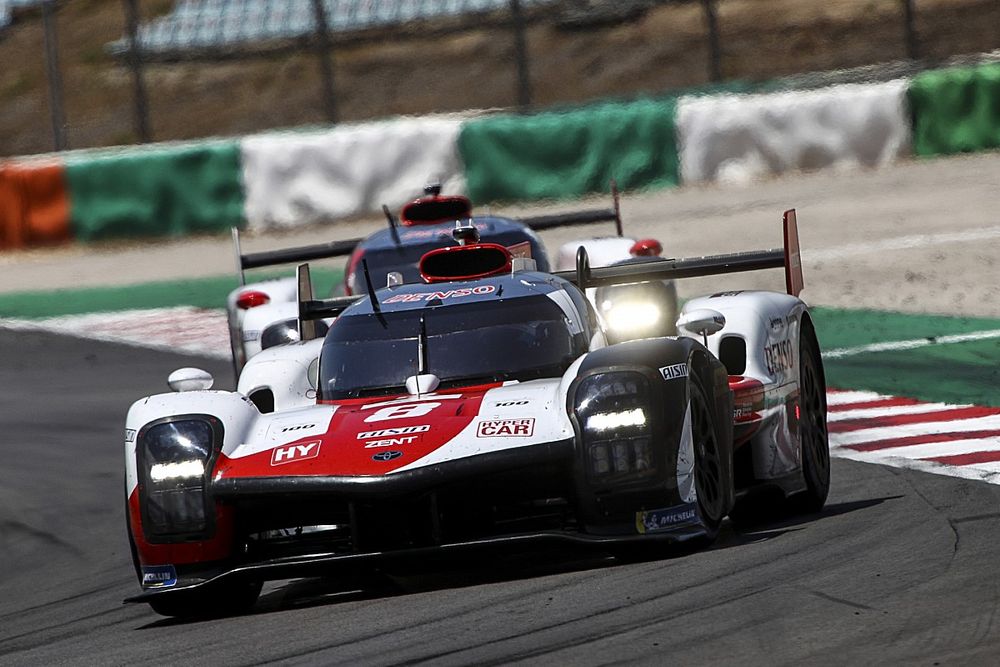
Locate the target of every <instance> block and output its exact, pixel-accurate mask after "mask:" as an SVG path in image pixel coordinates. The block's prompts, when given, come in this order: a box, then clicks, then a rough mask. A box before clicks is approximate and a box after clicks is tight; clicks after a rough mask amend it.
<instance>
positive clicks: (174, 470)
mask: <svg viewBox="0 0 1000 667" xmlns="http://www.w3.org/2000/svg"><path fill="white" fill-rule="evenodd" d="M214 442H215V433H214V429H213V428H212V424H210V423H209V422H208V421H205V420H203V419H184V420H178V421H172V422H165V423H161V424H156V425H154V426H152V427H150V428H149V429H148V430H147V431H146V432H145V433H144V434H143V436H142V441H141V455H142V461H141V465H142V471H143V473H144V474H143V477H144V482H145V484H144V489H143V493H142V496H141V498H142V501H143V525H144V528H145V530H146V532H147V533H148V534H150V535H153V536H157V537H170V536H173V537H178V536H183V535H190V534H194V533H203V532H205V530H206V529H207V528H208V518H207V517H208V513H207V511H206V508H207V503H208V499H207V496H206V493H205V490H206V482H205V479H206V471H207V468H208V462H209V461H210V459H211V457H212V452H213V445H214Z"/></svg>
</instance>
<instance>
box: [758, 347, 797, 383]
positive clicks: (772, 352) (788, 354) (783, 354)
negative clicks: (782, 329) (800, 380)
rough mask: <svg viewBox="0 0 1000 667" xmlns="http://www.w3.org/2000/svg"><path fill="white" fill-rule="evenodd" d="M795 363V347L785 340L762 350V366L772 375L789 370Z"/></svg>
mask: <svg viewBox="0 0 1000 667" xmlns="http://www.w3.org/2000/svg"><path fill="white" fill-rule="evenodd" d="M794 363H795V346H794V345H792V341H791V340H789V339H785V340H783V341H780V342H778V343H775V344H773V345H768V346H766V347H765V348H764V365H765V366H767V372H768V373H770V374H772V375H774V374H775V373H780V372H783V371H786V370H788V369H789V368H791V367H792V366H793V365H794Z"/></svg>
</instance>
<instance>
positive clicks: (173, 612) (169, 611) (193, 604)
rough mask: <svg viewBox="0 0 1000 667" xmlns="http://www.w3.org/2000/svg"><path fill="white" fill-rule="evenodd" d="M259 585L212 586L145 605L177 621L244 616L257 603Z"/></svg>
mask: <svg viewBox="0 0 1000 667" xmlns="http://www.w3.org/2000/svg"><path fill="white" fill-rule="evenodd" d="M262 587H263V583H262V582H260V581H241V582H238V583H232V584H225V585H219V586H213V587H212V588H210V589H208V590H205V591H201V590H199V591H178V592H177V593H175V594H172V595H170V596H168V597H162V598H154V599H152V600H150V602H149V606H150V607H152V609H153V611H155V612H156V613H157V614H159V615H161V616H177V617H181V618H219V617H222V616H236V615H238V614H243V613H246V612H247V611H249V610H250V608H251V607H253V605H254V603H255V602H257V597H258V596H259V595H260V589H261V588H262Z"/></svg>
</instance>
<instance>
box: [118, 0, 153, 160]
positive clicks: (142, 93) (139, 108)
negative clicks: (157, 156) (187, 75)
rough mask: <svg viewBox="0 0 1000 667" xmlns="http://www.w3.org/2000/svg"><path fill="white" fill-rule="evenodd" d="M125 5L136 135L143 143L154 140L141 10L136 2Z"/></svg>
mask: <svg viewBox="0 0 1000 667" xmlns="http://www.w3.org/2000/svg"><path fill="white" fill-rule="evenodd" d="M122 2H124V3H125V30H126V31H127V32H128V54H127V57H128V65H129V68H130V69H131V70H132V94H133V98H134V101H135V133H136V134H137V135H138V137H139V141H140V142H141V143H144V144H146V143H149V142H150V141H151V140H152V132H151V131H150V128H149V101H148V99H147V96H146V82H145V80H143V77H142V48H141V47H140V46H139V10H138V8H137V7H136V0H122Z"/></svg>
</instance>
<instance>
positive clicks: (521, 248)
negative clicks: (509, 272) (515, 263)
mask: <svg viewBox="0 0 1000 667" xmlns="http://www.w3.org/2000/svg"><path fill="white" fill-rule="evenodd" d="M507 251H508V252H509V253H510V256H511V257H513V258H515V259H516V258H521V259H531V242H530V241H521V242H520V243H515V244H514V245H509V246H507Z"/></svg>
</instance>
